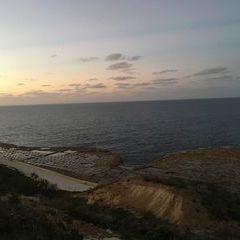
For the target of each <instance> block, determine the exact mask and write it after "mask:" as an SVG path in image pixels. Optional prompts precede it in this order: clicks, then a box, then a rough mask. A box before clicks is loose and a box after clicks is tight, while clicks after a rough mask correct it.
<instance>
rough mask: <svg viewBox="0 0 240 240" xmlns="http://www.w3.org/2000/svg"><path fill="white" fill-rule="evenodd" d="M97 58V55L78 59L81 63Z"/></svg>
mask: <svg viewBox="0 0 240 240" xmlns="http://www.w3.org/2000/svg"><path fill="white" fill-rule="evenodd" d="M97 60H99V58H98V57H84V58H79V59H78V61H79V62H82V63H87V62H94V61H97Z"/></svg>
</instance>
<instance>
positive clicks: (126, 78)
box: [110, 76, 136, 81]
mask: <svg viewBox="0 0 240 240" xmlns="http://www.w3.org/2000/svg"><path fill="white" fill-rule="evenodd" d="M110 79H111V80H115V81H125V80H132V79H136V78H135V77H132V76H118V77H111V78H110Z"/></svg>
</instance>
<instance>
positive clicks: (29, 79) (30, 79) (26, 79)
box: [24, 78, 37, 82]
mask: <svg viewBox="0 0 240 240" xmlns="http://www.w3.org/2000/svg"><path fill="white" fill-rule="evenodd" d="M24 80H25V81H30V82H32V81H37V79H35V78H25V79H24Z"/></svg>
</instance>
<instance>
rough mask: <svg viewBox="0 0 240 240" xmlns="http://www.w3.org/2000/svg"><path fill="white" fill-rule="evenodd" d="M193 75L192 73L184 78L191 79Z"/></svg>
mask: <svg viewBox="0 0 240 240" xmlns="http://www.w3.org/2000/svg"><path fill="white" fill-rule="evenodd" d="M191 77H192V75H185V76H184V77H183V78H184V79H189V78H191Z"/></svg>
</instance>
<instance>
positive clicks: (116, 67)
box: [107, 62, 133, 71]
mask: <svg viewBox="0 0 240 240" xmlns="http://www.w3.org/2000/svg"><path fill="white" fill-rule="evenodd" d="M132 66H133V65H132V64H131V63H128V62H119V63H114V64H112V65H110V66H108V67H107V70H115V71H116V70H130V69H131V67H132Z"/></svg>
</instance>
